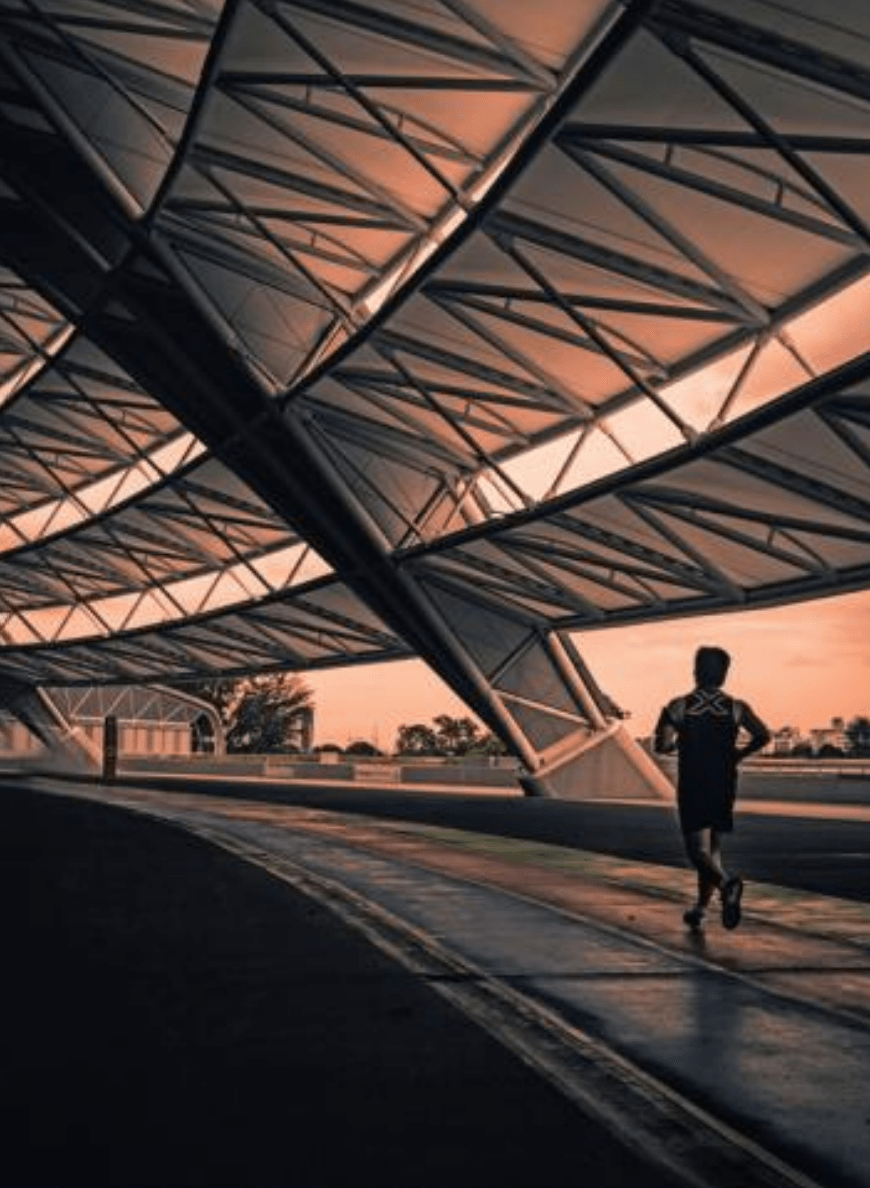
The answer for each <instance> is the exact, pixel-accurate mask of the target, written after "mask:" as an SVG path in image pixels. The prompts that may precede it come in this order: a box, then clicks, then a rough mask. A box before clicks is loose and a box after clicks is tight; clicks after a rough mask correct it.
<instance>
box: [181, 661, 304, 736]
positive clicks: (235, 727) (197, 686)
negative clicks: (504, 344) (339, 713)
mask: <svg viewBox="0 0 870 1188" xmlns="http://www.w3.org/2000/svg"><path fill="white" fill-rule="evenodd" d="M178 687H179V688H181V689H184V690H185V692H188V693H191V694H193V695H194V696H195V697H199V698H201V699H202V700H203V701H207V702H209V704H211V705H213V706H214V707H215V709H216V710H217V711H218V713H219V714H220V717H221V721H222V722H223V725H224V731H225V734H226V746H227V752H228V753H230V754H232V753H235V754H268V753H270V752H271V753H275V752H279V753H280V752H284V753H286V752H287V751H291V750H298V747H296V746H295V744H294V740H295V739H296V737H297V736H298V734H299V728H300V723H301V721H302V720H303V719H304V718H305V717H307V716H310V715H311V714H312V713H313V711H314V697H313V693H312V691H311V689H310V687H309V686H308V685H307V684H306V683H305V681H304V680H303V679H302V677H301V676H299V674H298V673H295V672H278V673H263V674H260V675H257V676H251V677H236V678H217V679H215V680H203V681H191V682H186V683H183V684H182V683H181V682H179V683H178Z"/></svg>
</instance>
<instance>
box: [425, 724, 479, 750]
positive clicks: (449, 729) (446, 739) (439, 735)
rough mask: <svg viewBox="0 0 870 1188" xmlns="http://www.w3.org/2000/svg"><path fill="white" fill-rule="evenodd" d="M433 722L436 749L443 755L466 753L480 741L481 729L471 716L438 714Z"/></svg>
mask: <svg viewBox="0 0 870 1188" xmlns="http://www.w3.org/2000/svg"><path fill="white" fill-rule="evenodd" d="M434 722H435V738H436V742H437V745H438V749H439V751H442V752H443V753H444V754H445V755H467V754H468V752H469V751H471V750H472V749H473V748H474V746H475V744H476V743H477V742H479V741H480V737H481V729H480V726H478V724H477V722H475V720H474V719H473V718H453V717H451V716H450V714H439V715H438V717H437V718H435V719H434Z"/></svg>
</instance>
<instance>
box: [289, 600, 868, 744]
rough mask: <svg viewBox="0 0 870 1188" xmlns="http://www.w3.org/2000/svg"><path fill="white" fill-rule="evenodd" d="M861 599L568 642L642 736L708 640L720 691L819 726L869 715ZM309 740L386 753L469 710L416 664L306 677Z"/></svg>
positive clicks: (795, 722)
mask: <svg viewBox="0 0 870 1188" xmlns="http://www.w3.org/2000/svg"><path fill="white" fill-rule="evenodd" d="M868 627H870V592H863V593H859V594H848V595H839V596H837V597H833V598H825V599H818V600H816V601H813V602H805V603H800V604H797V605H793V606H786V607H781V608H778V609H773V610H764V611H743V612H735V613H731V614H727V615H708V616H705V617H703V618H694V619H677V620H674V621H671V622H663V623H655V624H650V625H647V626H643V627H625V628H614V629H611V630H606V631H597V632H590V633H589V634H587V635H580V636H577V637H575V638H576V641H577V644H578V646H579V648H580V651H581V653H582V655H583V656H584V658H585V660H586V661H587V663H588V664H589V666H590V668H591V670H592V672H593V673H594V674H595V676H596V678H597V679H598V681H599V682H600V684H601V686H602V688H604V689H605V690H606V691H607V692H608V693H609V694H610V696H611V697H613V698H614V700H615V701H616V702H617V703H618V704H619V705H621V706H622V707H623V709H626V710H628V711H630V713H631V720H630V721H629V723H628V726H629V729H630V730H631V731H632V733H633V734H635V735H637V736H642V735H645V734H648V733H649V732H650V730H651V729H652V726H653V725H654V721H655V717H656V716H657V714H658V711H659V708H660V707H661V705H662V704H663V703H664V702H665V701H667V700H668V699H669V698H670V697H672V696H674V695H675V694H677V693H680V692H683V691H685V690H686V689H688V688H690V687H691V666H692V655H693V653H694V650H695V648H696V647H697V646H698V645H699V644H706V643H715V644H719V645H721V646H722V647H725V648H727V649H728V651H729V652H730V653H731V655H732V668H731V674H730V677H729V681H728V687H729V689H730V690H731V691H732V692H733V693H734V694H736V695H739V696H741V697H744V698H745V699H746V700H748V701H749V702H751V704H752V705H753V707H754V708H755V709H756V711H757V712H758V713H759V714H760V715H761V716H762V717H763V718H764V719H765V720H766V721H767V722H768V724H769V725H770V726H771V727H772V728H773V729H776V728H778V727H780V726H785V725H790V726H799V727H801V728H803V729H805V730H806V729H809V728H810V727H812V726H826V725H828V724H829V723H830V720H831V718H832V717H834V716H835V715H839V716H842V717H845V718H847V719H848V718H850V717H853V716H854V715H856V714H866V715H868V716H870V630H868ZM305 679H306V680H307V681H308V683H309V684H310V685H311V687H312V689H313V690H314V694H315V700H316V723H315V742H316V743H325V742H335V743H338V744H339V745H346V744H347V743H348V742H352V741H353V740H355V739H365V740H366V741H369V742H374V743H375V744H376V745H377V746H379V747H380V748H381V749H383V750H390V749H391V748H392V746H393V743H394V741H395V736H396V730H397V728H398V727H399V726H400V725H401V724H403V723H412V722H427V723H428V722H430V721H431V719H432V718H433V717H434V716H435V715H436V714H440V713H448V714H456V715H464V714H466V713H467V712H468V711H467V709H466V708H465V707H464V706H463V704H462V702H461V701H460V700H459V699H458V698H457V697H456V696H455V695H454V694H453V693H452V692H451V690H450V689H449V688H448V687H447V686H446V685H445V684H444V683H443V682H442V681H441V680H440V679H439V678H438V677H436V676H435V675H434V674H433V673H432V672H431V671H430V670H429V669H428V668H427V667H426V666H425V665H423V664H422V663H420V662H419V661H412V660H408V661H400V662H396V663H393V664H382V665H364V666H362V667H359V668H351V669H345V670H343V671H332V672H324V673H309V674H307V675H306V678H305Z"/></svg>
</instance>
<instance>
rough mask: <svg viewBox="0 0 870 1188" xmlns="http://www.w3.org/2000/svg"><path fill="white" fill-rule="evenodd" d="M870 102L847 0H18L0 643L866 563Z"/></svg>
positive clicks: (581, 609)
mask: <svg viewBox="0 0 870 1188" xmlns="http://www.w3.org/2000/svg"><path fill="white" fill-rule="evenodd" d="M868 115H870V12H868V11H867V10H866V6H864V5H863V4H859V3H844V4H841V5H838V6H837V8H836V11H834V12H832V11H831V8H830V6H828V5H824V4H822V3H820V2H815V0H785V2H780V3H777V4H771V3H766V2H763V0H707V2H705V3H697V4H689V3H681V2H677V0H662V2H660V3H626V4H620V3H607V2H604V0H600V2H596V0H588V2H586V3H576V2H569V0H561V2H559V0H540V3H539V4H537V5H536V6H535V19H534V21H530V20H529V18H528V14H527V5H524V4H521V3H519V2H517V3H514V2H513V0H508V2H499V3H496V2H495V0H419V2H415V3H412V4H408V3H399V2H398V0H395V2H392V3H383V2H379V3H370V4H365V3H344V2H341V0H329V2H327V0H295V2H283V0H263V2H262V3H248V2H238V3H227V4H225V5H223V4H215V3H211V2H203V3H200V2H194V0H192V2H190V3H178V2H171V3H149V2H147V0H142V2H137V3H124V4H112V3H98V2H96V0H93V2H91V0H88V2H84V0H82V2H76V0H0V143H2V145H3V150H2V160H0V212H2V217H0V479H2V484H0V487H2V490H0V510H2V516H3V522H2V526H0V550H2V551H0V638H2V650H0V669H2V671H3V673H5V674H8V675H10V676H12V677H15V678H17V679H20V680H25V681H28V682H35V683H39V684H52V685H62V684H86V683H87V684H89V683H95V682H101V681H103V682H113V683H117V682H121V681H124V682H144V681H148V680H162V679H167V678H169V677H173V676H176V677H177V676H184V675H187V676H195V675H203V674H213V673H218V672H231V671H243V670H248V671H249V670H251V669H267V668H282V667H283V668H287V667H298V668H308V667H316V666H329V665H343V664H348V663H355V662H360V661H368V660H375V659H383V658H392V657H396V656H402V655H410V654H417V653H420V654H423V655H424V656H426V658H428V659H430V660H431V656H430V655H427V652H426V646H425V640H423V639H422V638H418V637H417V635H416V632H415V625H414V622H413V620H412V618H411V616H410V615H409V614H408V613H407V612H405V610H404V609H403V589H404V587H403V584H402V583H403V580H405V578H407V579H408V580H412V581H413V582H415V583H417V584H419V586H420V587H421V588H422V589H424V590H425V591H426V592H427V596H428V597H429V598H430V599H431V601H432V604H433V605H434V606H436V607H438V608H439V609H440V610H442V611H443V613H444V614H445V615H448V616H449V615H462V614H463V613H464V611H463V608H464V607H466V606H467V607H469V608H471V607H474V608H475V613H476V614H477V615H478V617H479V620H480V623H481V631H480V640H479V649H480V655H481V662H482V663H483V661H484V658H485V653H486V650H487V647H488V643H487V629H486V615H487V610H486V608H487V606H491V607H493V608H498V611H499V614H500V615H502V616H503V615H505V614H506V615H507V616H508V617H510V616H511V615H513V614H515V615H516V616H517V618H518V619H522V620H523V621H527V620H529V619H531V620H539V621H540V623H541V624H542V626H543V627H544V628H546V629H565V630H576V629H587V628H592V627H595V628H601V627H606V626H608V625H610V624H615V623H620V622H627V621H632V622H638V621H646V620H648V619H652V618H656V617H668V616H673V615H679V614H693V613H699V612H703V611H708V610H714V609H717V610H721V609H728V608H731V607H740V606H746V605H764V604H772V603H778V602H783V601H788V600H793V599H796V598H804V597H811V596H814V595H817V594H822V593H828V592H831V591H833V590H838V589H854V588H859V587H864V586H867V585H870V473H868V469H870V389H868V378H867V376H868V371H870V354H868V352H870V341H868V335H867V330H866V310H867V308H868V297H870V275H868V274H870V187H868V185H867V180H868V176H867V174H868V170H867V154H868V149H870V137H868V136H867V135H866V129H867V127H868ZM484 667H485V664H484Z"/></svg>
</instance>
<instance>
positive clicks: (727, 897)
mask: <svg viewBox="0 0 870 1188" xmlns="http://www.w3.org/2000/svg"><path fill="white" fill-rule="evenodd" d="M742 898H743V879H741V878H740V876H739V875H735V876H734V878H733V879H729V880H728V882H727V883H725V885H724V886H723V888H722V927H723V928H736V927H737V925H738V924H739V923H740V915H741V913H740V900H741V899H742Z"/></svg>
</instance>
